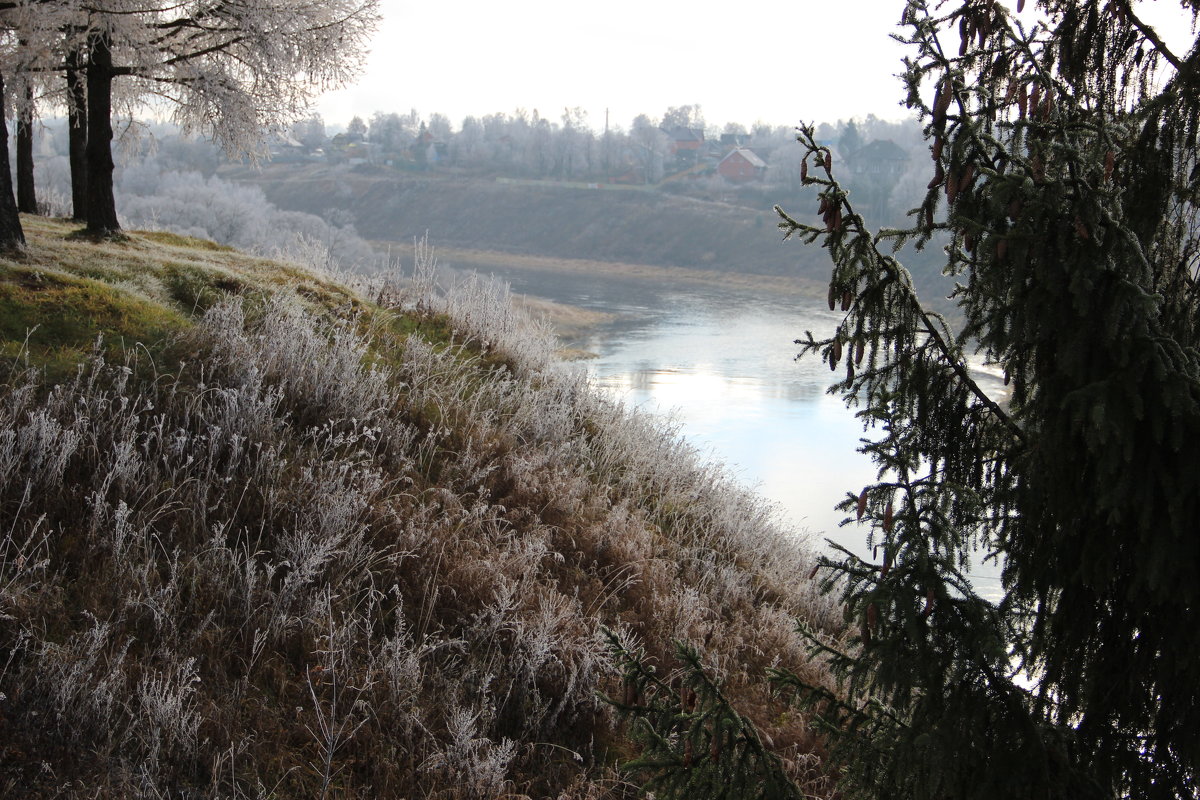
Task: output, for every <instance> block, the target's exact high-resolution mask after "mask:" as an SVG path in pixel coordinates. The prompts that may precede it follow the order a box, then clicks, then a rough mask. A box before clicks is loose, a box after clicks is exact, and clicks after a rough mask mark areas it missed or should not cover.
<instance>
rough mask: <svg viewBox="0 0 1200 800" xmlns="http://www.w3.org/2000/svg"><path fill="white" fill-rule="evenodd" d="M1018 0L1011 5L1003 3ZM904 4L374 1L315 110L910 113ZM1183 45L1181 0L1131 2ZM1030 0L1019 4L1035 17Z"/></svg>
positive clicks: (712, 117) (824, 117)
mask: <svg viewBox="0 0 1200 800" xmlns="http://www.w3.org/2000/svg"><path fill="white" fill-rule="evenodd" d="M1006 4H1007V5H1009V7H1010V8H1012V7H1014V6H1015V5H1016V3H1015V0H1009V1H1008V2H1006ZM903 6H904V1H903V0H741V2H738V3H718V2H714V0H691V1H690V2H688V0H603V2H599V3H582V2H570V1H569V0H503V2H498V0H380V9H381V12H382V17H383V19H382V24H381V25H380V28H379V31H378V32H377V33H376V35H375V38H374V40H373V42H372V45H371V53H370V55H369V57H368V61H367V64H366V69H365V71H364V72H363V74H362V75H361V77H360V78H359V80H358V81H357V82H356V83H355V84H354V85H353V86H351V87H348V88H346V89H342V90H339V91H336V92H330V93H328V94H326V95H325V96H324V97H323V98H322V99H321V100H320V101H319V103H318V104H317V110H318V111H319V112H320V113H321V115H322V116H323V117H324V118H325V121H326V123H327V124H328V125H330V126H331V127H338V126H342V125H345V124H346V123H347V122H349V121H350V119H351V118H352V117H353V116H355V115H358V116H361V117H363V119H365V120H369V118H370V116H371V114H373V113H374V112H376V111H385V112H390V111H395V112H407V111H408V110H409V109H412V108H415V109H417V111H418V112H420V114H421V116H422V117H428V115H429V114H430V113H433V112H440V113H443V114H446V115H447V116H449V118H450V120H451V122H452V123H453V125H454V127H455V128H458V127H459V126H460V124H461V123H462V119H463V117H464V116H467V115H475V116H482V115H484V114H491V113H495V112H498V111H502V112H505V113H511V112H513V111H514V110H516V109H518V108H523V109H525V110H526V111H527V112H530V113H532V111H533V110H534V109H537V111H538V112H539V113H540V114H541V115H542V116H543V117H547V118H549V119H552V120H555V121H558V120H560V119H561V117H562V113H563V110H564V109H565V108H567V107H572V108H574V107H580V108H583V109H584V110H585V111H586V112H587V122H588V124H589V125H590V126H591V127H592V128H593V129H595V130H597V131H599V130H603V128H604V123H605V113H606V110H607V112H608V118H609V121H610V124H611V125H613V126H620V127H623V128H628V127H629V125H630V123H631V122H632V120H633V117H634V116H635V115H637V114H640V113H645V114H648V115H650V116H651V117H661V115H662V113H663V112H664V111H666V110H667V108H669V107H671V106H682V105H696V104H699V105H700V107H701V109H702V110H703V113H704V118H705V120H706V122H707V123H708V125H709V126H711V127H717V128H720V127H723V126H724V124H725V123H727V122H737V123H741V124H742V125H745V126H747V127H749V126H751V125H753V124H754V123H755V122H759V121H762V122H766V123H769V124H771V125H786V126H789V127H791V126H794V125H796V124H797V123H799V122H802V121H803V122H836V121H837V120H839V119H850V118H853V117H860V118H863V117H866V116H867V115H868V114H875V115H876V116H877V117H880V118H883V119H888V120H896V119H902V118H904V117H906V116H908V112H907V110H906V109H905V108H904V107H903V106H902V105H901V104H900V101H901V99H902V98H903V96H904V89H903V86H902V84H901V82H900V79H899V78H897V77H895V76H896V74H897V73H898V72H900V69H901V64H902V58H903V57H904V55H905V54H906V53H908V52H909V51H910V49H909V48H906V47H905V46H904V45H902V44H900V43H899V42H896V41H894V40H893V39H891V38H890V34H892V33H895V32H897V31H898V30H899V28H898V27H897V23H898V21H899V18H900V12H901V10H902V8H903ZM1136 7H1137V8H1138V9H1139V14H1140V15H1141V16H1142V17H1143V19H1145V20H1147V21H1148V22H1150V23H1151V24H1154V25H1155V27H1156V28H1157V29H1158V31H1159V33H1160V34H1163V35H1164V37H1165V38H1167V39H1168V41H1169V42H1177V43H1178V45H1179V46H1180V47H1181V48H1182V50H1183V51H1186V48H1187V45H1188V42H1189V41H1190V36H1191V33H1190V28H1191V26H1190V25H1189V24H1188V21H1186V20H1185V18H1184V17H1183V16H1182V15H1181V12H1180V10H1179V3H1178V2H1177V0H1153V1H1151V2H1139V3H1137V4H1136ZM1036 13H1037V11H1036V10H1035V7H1034V3H1032V2H1030V3H1029V4H1028V6H1027V7H1026V8H1025V10H1024V11H1023V12H1022V15H1021V16H1022V17H1024V18H1029V17H1031V16H1032V15H1034V14H1036Z"/></svg>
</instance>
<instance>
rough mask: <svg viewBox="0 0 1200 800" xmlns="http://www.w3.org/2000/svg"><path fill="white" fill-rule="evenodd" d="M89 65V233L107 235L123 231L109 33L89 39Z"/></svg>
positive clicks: (87, 148) (87, 150) (87, 152)
mask: <svg viewBox="0 0 1200 800" xmlns="http://www.w3.org/2000/svg"><path fill="white" fill-rule="evenodd" d="M88 45H89V47H88V51H89V52H88V65H87V146H86V148H85V153H86V155H87V231H88V233H90V234H93V235H96V236H107V235H108V234H111V233H116V232H117V231H119V230H121V223H120V222H118V221H117V201H116V198H115V197H114V196H113V158H112V138H113V130H112V81H113V63H112V48H111V41H110V40H109V38H108V36H107V35H105V34H96V35H94V36H92V37H91V38H89V40H88Z"/></svg>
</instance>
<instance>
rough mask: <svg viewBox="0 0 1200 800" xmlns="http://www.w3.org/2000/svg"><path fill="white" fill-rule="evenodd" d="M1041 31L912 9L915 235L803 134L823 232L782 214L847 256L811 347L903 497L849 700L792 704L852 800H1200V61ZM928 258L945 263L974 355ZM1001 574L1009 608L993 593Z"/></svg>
mask: <svg viewBox="0 0 1200 800" xmlns="http://www.w3.org/2000/svg"><path fill="white" fill-rule="evenodd" d="M1025 5H1026V4H1025V3H1024V2H1023V0H1022V1H1021V2H1017V3H1016V4H1015V7H1014V8H1012V9H1010V8H1008V7H1006V6H1004V5H1001V4H1000V3H998V2H995V1H994V0H966V2H961V1H960V2H951V3H939V4H927V3H926V2H922V0H912V1H911V2H908V3H907V4H906V5H905V7H904V10H903V17H902V25H903V26H904V30H905V36H904V38H905V41H907V42H908V43H909V44H910V45H911V46H912V48H913V54H912V55H911V56H910V57H909V58H908V59H907V60H906V62H905V78H906V82H907V87H908V104H909V105H910V106H911V107H913V108H914V109H916V110H917V111H918V112H919V113H920V114H921V116H922V118H923V120H924V122H925V135H926V138H927V140H928V142H929V144H930V155H931V163H930V172H931V180H930V182H929V186H928V193H927V194H926V196H925V197H924V199H923V201H922V202H921V204H920V206H919V207H918V208H917V209H915V210H914V212H913V215H914V224H913V225H912V226H911V227H910V228H909V229H907V230H884V231H879V232H873V231H872V229H871V228H870V227H869V225H870V221H869V220H866V219H864V218H863V217H862V216H861V215H860V214H859V213H858V212H857V211H856V209H855V207H854V204H853V198H852V197H850V196H849V195H848V194H847V193H846V192H845V191H844V190H843V189H842V187H841V186H840V185H839V184H838V182H837V180H836V176H835V175H834V174H833V172H832V170H831V166H832V165H831V159H830V153H829V151H828V150H827V149H826V148H824V147H823V146H821V145H820V144H819V143H818V142H817V141H816V140H815V139H814V135H813V131H812V129H811V128H807V127H802V129H801V132H800V137H799V138H800V141H801V143H802V144H803V145H804V146H805V147H806V148H807V154H806V158H805V164H804V166H805V170H804V172H805V178H804V180H805V182H806V183H807V184H809V185H811V186H814V187H816V188H817V189H818V192H819V199H818V202H819V208H818V215H819V216H820V222H819V224H808V223H806V222H804V221H803V219H802V218H801V217H800V215H798V214H796V215H792V214H788V213H786V212H784V211H782V210H780V214H781V216H782V219H783V222H782V223H781V227H782V228H783V230H784V231H785V233H786V234H787V235H789V236H796V237H799V238H802V239H804V240H805V241H806V242H809V243H818V242H819V243H820V244H821V245H822V246H824V247H825V248H827V249H828V250H829V252H830V256H831V259H832V261H833V265H834V266H833V272H832V278H831V282H830V286H829V306H830V308H831V309H834V308H837V309H840V311H841V312H843V316H842V318H841V320H840V322H839V324H838V326H837V328H836V331H835V332H834V333H833V335H832V336H830V337H828V338H814V337H813V336H812V335H811V334H809V335H808V336H807V337H806V338H805V339H804V340H802V341H801V342H800V343H801V344H802V346H803V350H804V352H805V353H810V354H815V355H818V356H819V357H821V358H823V359H824V360H825V361H826V362H827V363H828V364H829V366H830V367H831V368H832V369H833V370H835V371H838V370H841V371H842V372H843V374H844V377H842V378H841V379H840V380H839V381H838V383H836V384H835V386H834V387H833V388H832V391H837V392H840V393H842V394H843V396H844V397H845V399H846V401H847V402H848V403H850V404H852V405H854V404H857V405H858V406H859V407H860V415H861V417H862V419H863V420H864V421H865V422H867V423H869V424H870V425H871V426H872V427H871V428H870V429H869V431H868V436H870V437H873V439H872V440H871V441H870V443H869V444H868V445H866V447H865V451H866V452H867V453H868V454H869V455H870V456H871V457H872V458H873V459H874V460H875V462H876V463H877V465H878V466H879V469H880V473H879V475H880V479H879V481H878V482H877V483H875V484H874V485H872V486H868V487H866V488H864V489H862V491H861V492H857V491H855V492H851V493H848V495H847V498H846V500H845V502H844V503H843V504H842V506H841V508H843V509H844V510H845V511H847V512H848V513H849V514H850V517H849V519H850V521H855V520H857V521H859V522H861V523H864V524H866V525H869V529H870V535H869V539H868V544H869V545H870V546H871V547H872V548H873V552H874V556H873V558H872V559H862V558H859V557H857V556H855V555H854V554H852V553H850V552H848V551H843V552H842V554H841V557H840V558H838V559H826V560H825V562H824V566H825V568H826V570H825V572H824V573H823V576H822V580H823V584H824V586H825V588H826V589H827V590H829V591H835V592H839V593H840V594H841V597H842V599H843V600H844V602H845V609H846V617H847V621H848V622H849V623H850V624H851V626H852V629H853V630H854V631H855V635H854V636H853V641H852V642H851V646H850V647H839V646H837V645H836V643H834V642H831V641H826V640H822V639H820V638H818V637H817V636H816V635H815V634H814V635H812V641H813V652H814V657H820V658H825V659H827V660H828V661H829V663H830V665H831V666H832V668H833V670H834V671H835V673H836V674H838V675H839V676H840V677H841V679H842V681H843V682H842V684H841V691H840V692H837V693H834V692H829V691H827V690H822V689H818V688H816V687H812V686H807V685H805V684H804V682H802V681H800V680H799V679H797V678H795V677H794V676H789V675H778V676H776V677H777V679H778V682H779V685H780V686H781V688H784V689H791V690H795V692H796V694H797V695H798V696H799V697H800V698H801V699H802V700H803V701H804V702H807V703H808V704H809V705H810V707H811V708H812V710H813V712H814V713H815V714H816V715H817V718H818V719H819V720H820V721H822V722H823V723H824V724H825V725H826V726H827V728H828V730H829V732H830V736H831V740H832V742H833V746H834V756H835V758H836V759H837V760H838V761H839V765H840V766H839V768H840V769H842V770H843V778H844V780H843V787H842V790H843V792H844V793H845V794H846V795H847V796H852V797H890V796H897V797H913V798H960V797H981V798H990V797H997V798H999V797H1003V798H1011V797H1039V798H1111V797H1146V798H1158V797H1163V798H1183V797H1195V796H1197V794H1198V792H1200V786H1198V783H1197V768H1198V766H1200V736H1198V735H1197V731H1200V696H1198V694H1200V657H1197V653H1196V650H1195V645H1194V638H1195V635H1194V631H1195V629H1196V627H1197V622H1198V621H1200V537H1198V536H1197V532H1198V531H1200V463H1197V456H1196V453H1197V449H1196V446H1195V443H1196V442H1197V441H1200V349H1198V341H1197V340H1198V334H1200V318H1198V316H1197V312H1198V300H1200V297H1198V294H1200V291H1198V286H1197V270H1198V269H1200V228H1198V226H1197V218H1198V217H1197V213H1196V212H1197V209H1196V204H1197V197H1198V192H1200V162H1198V160H1197V147H1196V145H1197V127H1198V124H1200V92H1198V91H1197V90H1198V88H1200V41H1198V42H1197V43H1196V44H1193V46H1192V47H1191V48H1190V49H1189V50H1188V51H1187V52H1186V53H1184V52H1175V51H1174V50H1172V49H1171V48H1170V47H1169V46H1168V45H1167V44H1166V43H1165V42H1164V40H1163V38H1162V37H1160V36H1159V35H1158V34H1157V33H1156V32H1155V31H1154V29H1153V28H1152V27H1150V26H1149V25H1147V24H1146V23H1145V21H1144V20H1143V19H1142V18H1141V16H1140V15H1139V7H1138V4H1136V3H1133V2H1129V1H1128V0H1106V1H1105V2H1096V1H1092V2H1081V1H1076V0H1042V2H1038V3H1036V8H1034V7H1033V5H1034V4H1030V6H1031V7H1030V8H1029V9H1026V8H1025ZM1183 5H1184V7H1185V8H1186V9H1188V10H1190V12H1191V15H1192V18H1193V20H1195V17H1196V13H1197V10H1198V9H1200V2H1197V0H1187V1H1186V2H1184V3H1183ZM1185 24H1186V23H1185ZM906 242H913V243H914V245H915V246H916V247H923V246H926V245H929V244H931V243H934V244H937V245H938V246H944V248H945V252H946V272H947V274H949V275H952V276H955V278H956V280H957V289H956V291H955V294H954V297H955V298H956V300H957V303H958V307H959V309H960V310H961V315H962V319H963V320H964V323H963V325H962V327H961V328H960V329H958V330H955V326H953V325H951V323H950V322H948V321H947V320H946V319H944V318H942V317H940V316H938V315H936V314H934V313H931V312H930V311H929V310H927V308H926V307H925V306H924V305H922V302H921V300H920V298H918V296H917V294H916V292H915V290H914V288H913V283H912V280H911V278H910V276H909V274H908V273H907V271H906V270H905V269H904V267H903V266H902V264H901V263H900V261H899V260H898V259H897V257H896V255H895V253H896V252H897V251H898V249H899V248H900V247H901V246H903V245H904V244H905V243H906ZM973 351H975V352H979V353H981V354H982V355H983V356H984V357H985V358H986V359H987V360H989V361H991V362H992V363H994V364H995V365H998V366H999V367H1000V368H1001V369H1002V370H1003V372H1004V376H1005V380H1006V382H1007V383H1008V384H1009V385H1010V387H1011V394H1010V396H1009V397H1008V398H1007V399H1006V401H1004V402H1001V401H999V400H997V399H995V398H992V397H989V396H988V395H987V394H986V393H985V392H983V391H982V390H981V389H980V387H979V385H978V384H977V383H976V381H975V379H974V377H973V374H972V372H971V370H970V369H969V368H968V362H967V356H968V355H969V354H971V353H972V352H973ZM985 558H991V559H996V560H997V561H998V562H999V563H1000V564H1002V567H1003V572H1002V575H1003V595H1002V597H1001V598H999V599H998V600H996V599H993V600H989V599H986V598H984V597H982V596H981V595H980V593H979V592H978V591H977V590H976V589H975V587H974V586H973V585H972V583H971V580H970V578H969V572H970V567H971V565H972V564H973V563H975V562H976V561H979V560H981V559H985ZM695 669H696V670H701V668H700V666H699V665H698V664H697V665H695ZM701 671H702V670H701ZM630 713H634V715H635V716H639V715H640V712H639V711H638V710H637V709H634V710H632V711H631V712H630ZM640 716H642V717H643V718H645V717H644V715H640ZM663 769H664V770H665V771H667V772H669V771H671V770H678V769H680V767H679V765H670V764H668V765H665V766H664V767H663ZM658 780H659V781H660V782H661V781H663V779H662V778H661V777H660V778H658ZM668 783H669V782H668ZM673 796H680V795H673ZM689 796H690V797H693V798H696V797H701V796H704V795H703V793H696V792H693V793H691V794H690V795H689Z"/></svg>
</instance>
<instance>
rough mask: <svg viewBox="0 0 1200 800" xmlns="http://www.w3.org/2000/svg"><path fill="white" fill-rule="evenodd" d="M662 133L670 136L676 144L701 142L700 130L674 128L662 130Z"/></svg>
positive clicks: (702, 132)
mask: <svg viewBox="0 0 1200 800" xmlns="http://www.w3.org/2000/svg"><path fill="white" fill-rule="evenodd" d="M662 131H663V132H664V133H666V134H667V136H670V137H671V139H672V140H674V141H676V142H703V141H704V131H703V130H701V129H700V128H682V127H676V128H671V129H670V130H668V129H666V128H662Z"/></svg>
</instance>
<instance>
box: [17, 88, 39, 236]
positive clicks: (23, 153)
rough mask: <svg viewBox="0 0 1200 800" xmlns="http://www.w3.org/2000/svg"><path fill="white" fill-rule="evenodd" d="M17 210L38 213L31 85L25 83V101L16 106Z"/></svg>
mask: <svg viewBox="0 0 1200 800" xmlns="http://www.w3.org/2000/svg"><path fill="white" fill-rule="evenodd" d="M17 210H18V211H20V212H21V213H22V214H36V213H38V204H37V189H36V188H35V187H34V183H33V87H32V86H29V85H28V84H26V86H25V102H24V103H22V104H21V105H20V106H18V108H17Z"/></svg>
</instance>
